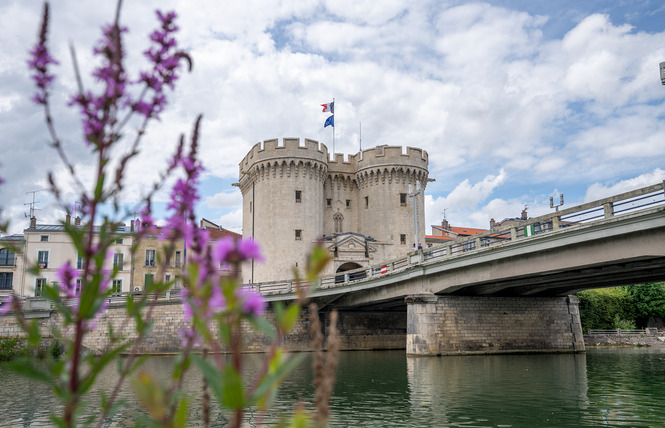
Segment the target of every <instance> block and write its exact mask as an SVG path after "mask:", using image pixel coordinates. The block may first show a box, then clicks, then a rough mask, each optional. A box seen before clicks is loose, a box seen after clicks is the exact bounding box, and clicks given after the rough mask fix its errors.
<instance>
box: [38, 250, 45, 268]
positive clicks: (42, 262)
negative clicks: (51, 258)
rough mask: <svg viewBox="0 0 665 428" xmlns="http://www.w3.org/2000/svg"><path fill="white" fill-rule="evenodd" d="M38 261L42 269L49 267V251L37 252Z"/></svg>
mask: <svg viewBox="0 0 665 428" xmlns="http://www.w3.org/2000/svg"><path fill="white" fill-rule="evenodd" d="M37 263H39V268H40V269H48V251H39V252H37Z"/></svg>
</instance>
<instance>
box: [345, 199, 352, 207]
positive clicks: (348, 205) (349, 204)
mask: <svg viewBox="0 0 665 428" xmlns="http://www.w3.org/2000/svg"><path fill="white" fill-rule="evenodd" d="M346 207H347V208H351V199H347V200H346Z"/></svg>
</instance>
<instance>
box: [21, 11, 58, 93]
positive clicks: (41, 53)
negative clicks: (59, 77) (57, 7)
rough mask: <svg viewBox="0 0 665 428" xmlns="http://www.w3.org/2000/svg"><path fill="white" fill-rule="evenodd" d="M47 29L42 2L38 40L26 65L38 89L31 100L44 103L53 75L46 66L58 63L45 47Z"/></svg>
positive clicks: (46, 15) (46, 17)
mask: <svg viewBox="0 0 665 428" xmlns="http://www.w3.org/2000/svg"><path fill="white" fill-rule="evenodd" d="M47 30H48V3H45V4H44V15H43V17H42V27H41V30H40V32H39V42H38V43H37V44H36V45H35V47H34V48H32V50H31V51H30V59H29V60H28V67H29V68H30V70H32V71H33V74H32V76H31V77H32V80H33V81H34V82H35V84H36V85H37V88H38V91H37V93H36V94H35V95H33V97H32V100H33V101H34V102H36V103H37V104H46V99H47V97H48V89H49V87H50V86H51V84H52V83H53V79H55V76H54V75H52V74H49V72H48V67H49V65H51V64H58V61H56V60H55V59H53V57H52V56H51V54H50V53H49V51H48V49H47V48H46V32H47Z"/></svg>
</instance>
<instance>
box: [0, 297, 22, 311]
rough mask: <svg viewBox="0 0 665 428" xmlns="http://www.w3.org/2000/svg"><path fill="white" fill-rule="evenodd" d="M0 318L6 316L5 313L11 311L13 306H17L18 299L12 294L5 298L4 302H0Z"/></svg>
mask: <svg viewBox="0 0 665 428" xmlns="http://www.w3.org/2000/svg"><path fill="white" fill-rule="evenodd" d="M0 303H2V305H0V316H2V315H7V312H9V311H10V310H12V308H13V307H14V306H15V305H18V304H19V301H18V297H16V296H15V295H13V294H10V295H8V296H5V298H4V300H0Z"/></svg>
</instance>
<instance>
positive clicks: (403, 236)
mask: <svg viewBox="0 0 665 428" xmlns="http://www.w3.org/2000/svg"><path fill="white" fill-rule="evenodd" d="M399 244H400V245H406V233H400V235H399Z"/></svg>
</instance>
